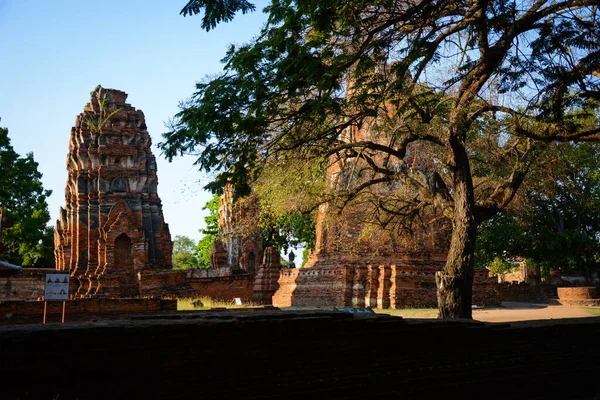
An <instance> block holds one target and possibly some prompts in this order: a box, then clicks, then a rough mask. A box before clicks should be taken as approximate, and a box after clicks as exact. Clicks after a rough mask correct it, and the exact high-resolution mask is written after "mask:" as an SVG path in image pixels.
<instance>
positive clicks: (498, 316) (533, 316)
mask: <svg viewBox="0 0 600 400" xmlns="http://www.w3.org/2000/svg"><path fill="white" fill-rule="evenodd" d="M502 306H503V307H504V308H499V309H493V310H473V319H475V320H478V321H483V322H514V321H533V320H540V319H559V318H585V317H591V316H592V315H591V314H590V313H589V312H586V311H585V310H584V309H582V308H580V307H566V306H551V305H543V304H529V303H513V302H505V303H502Z"/></svg>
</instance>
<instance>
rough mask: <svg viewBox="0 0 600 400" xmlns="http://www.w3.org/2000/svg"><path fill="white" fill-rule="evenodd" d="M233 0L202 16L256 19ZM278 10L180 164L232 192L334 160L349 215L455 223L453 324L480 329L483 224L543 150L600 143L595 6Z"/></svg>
mask: <svg viewBox="0 0 600 400" xmlns="http://www.w3.org/2000/svg"><path fill="white" fill-rule="evenodd" d="M198 4H199V5H200V6H202V4H204V5H205V6H206V3H198ZM219 4H221V5H225V6H230V7H231V8H228V9H227V10H223V11H221V12H219V13H218V14H214V13H213V14H211V12H214V9H209V8H208V6H206V7H204V8H203V7H199V8H198V9H196V10H192V11H194V12H197V11H200V10H201V9H204V11H205V17H207V18H208V21H213V25H214V24H216V23H217V22H219V21H220V20H228V19H230V18H231V16H232V14H231V13H230V12H229V11H230V10H233V11H244V8H243V6H241V5H240V4H239V3H238V2H237V1H235V0H229V1H228V0H221V2H219ZM246 5H247V4H246ZM264 11H265V12H266V13H267V14H268V21H267V23H266V25H265V27H264V28H263V29H262V30H261V32H260V33H259V34H258V36H257V37H256V38H255V39H253V40H252V41H251V42H250V43H248V44H245V45H242V46H233V45H232V46H231V47H230V48H229V50H228V51H227V53H226V56H225V58H224V63H225V68H224V72H223V73H222V74H221V75H220V76H218V77H216V78H212V79H207V80H205V81H204V82H201V83H199V84H197V86H196V92H195V93H194V95H193V96H192V98H191V99H190V101H189V102H186V103H184V105H183V107H182V110H181V111H180V112H179V113H178V114H177V115H176V118H175V120H174V123H173V125H172V126H171V129H170V131H169V132H167V133H165V134H164V139H165V141H164V142H163V143H162V144H161V145H160V146H161V148H162V149H163V152H164V154H165V155H166V157H167V158H168V159H171V158H173V157H175V156H177V155H179V154H183V153H193V154H195V155H196V156H197V164H198V165H199V167H200V168H201V169H204V170H207V171H217V173H218V174H217V175H216V178H215V180H214V181H213V182H211V183H209V185H207V187H208V188H209V189H211V190H213V191H218V190H220V188H222V187H223V186H224V185H225V184H226V183H228V182H232V183H233V184H234V185H235V188H236V190H237V191H238V194H243V193H245V192H247V191H248V188H249V186H250V184H251V183H252V182H253V181H254V180H255V179H256V178H257V177H258V176H259V174H260V172H261V170H262V168H263V167H264V166H265V165H268V163H269V162H271V161H272V160H274V159H275V160H284V161H285V159H286V158H287V157H293V158H294V159H298V158H303V159H306V160H313V159H320V160H329V161H330V162H331V163H332V164H334V165H336V164H338V165H342V166H347V167H348V168H347V169H345V170H343V171H341V172H340V173H339V174H338V177H339V179H338V181H337V182H334V184H333V185H332V186H334V189H335V191H336V192H337V194H338V196H339V197H343V199H340V200H341V201H340V203H341V205H342V206H345V205H347V204H349V202H352V201H364V203H365V204H366V203H370V204H373V205H374V206H375V210H374V211H372V212H370V214H372V215H373V218H374V219H375V220H378V221H381V222H382V223H384V224H389V223H390V219H389V218H394V217H398V220H399V221H400V220H406V219H415V218H417V216H420V215H428V218H429V219H435V218H437V217H438V216H439V215H440V214H441V215H443V216H445V217H447V218H448V219H450V220H451V221H452V236H451V242H450V250H449V252H448V257H447V261H446V265H445V267H444V271H443V273H442V274H441V275H439V276H438V278H439V279H440V281H439V282H438V300H439V303H440V316H442V317H447V316H452V317H458V316H461V317H467V318H469V317H470V316H471V287H472V277H473V268H474V258H473V254H474V253H473V252H474V244H475V237H476V233H477V226H478V224H481V223H482V222H484V221H485V220H487V219H489V218H492V217H493V216H494V215H496V214H497V213H498V212H499V211H501V210H502V209H505V208H506V207H507V206H508V205H509V204H510V203H511V201H512V200H513V199H514V197H515V195H516V193H517V190H518V189H519V187H520V186H521V185H522V184H523V181H524V179H525V176H526V175H527V173H528V172H529V170H530V168H531V165H532V163H533V162H534V160H535V158H536V157H537V155H538V154H539V152H541V151H543V149H544V145H542V143H550V142H562V143H565V142H571V141H583V140H585V141H600V125H599V123H598V117H599V116H598V104H597V99H599V98H600V78H599V77H598V73H599V71H600V40H599V38H600V23H599V20H598V7H597V0H578V1H574V0H572V1H569V0H565V1H550V0H531V1H506V0H491V1H475V0H457V1H451V2H450V1H438V2H431V1H418V2H415V1H407V0H404V1H403V0H377V1H375V0H372V1H368V0H367V1H365V0H344V1H338V0H306V1H292V0H273V1H272V2H271V3H270V5H269V6H268V7H266V8H265V10H264ZM207 12H208V14H207ZM206 26H207V27H210V26H211V25H210V24H209V25H206ZM365 130H368V131H369V132H370V133H369V134H368V135H361V134H360V132H364V131H365ZM363 194H364V196H363ZM424 222H427V221H424ZM424 225H426V224H424ZM409 226H410V225H409Z"/></svg>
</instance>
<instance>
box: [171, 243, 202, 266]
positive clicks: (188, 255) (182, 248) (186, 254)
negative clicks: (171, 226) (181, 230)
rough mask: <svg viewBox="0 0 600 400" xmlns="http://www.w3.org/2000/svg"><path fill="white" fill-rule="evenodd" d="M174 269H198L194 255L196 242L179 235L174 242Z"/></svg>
mask: <svg viewBox="0 0 600 400" xmlns="http://www.w3.org/2000/svg"><path fill="white" fill-rule="evenodd" d="M173 267H174V268H173V269H193V268H198V258H197V257H196V254H194V241H193V240H192V239H190V238H189V237H187V236H182V235H177V236H175V240H174V241H173Z"/></svg>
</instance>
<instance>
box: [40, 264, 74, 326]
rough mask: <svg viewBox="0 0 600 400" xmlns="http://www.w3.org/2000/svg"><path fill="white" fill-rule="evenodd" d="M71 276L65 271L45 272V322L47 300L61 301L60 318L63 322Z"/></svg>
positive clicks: (44, 321) (44, 320)
mask: <svg viewBox="0 0 600 400" xmlns="http://www.w3.org/2000/svg"><path fill="white" fill-rule="evenodd" d="M70 278H71V276H70V275H69V272H66V271H53V272H47V273H46V288H45V290H44V319H43V321H42V323H44V324H45V323H46V311H47V308H48V307H47V305H48V302H49V301H62V302H63V306H62V319H61V322H62V323H64V322H65V309H66V304H67V303H66V301H67V300H69V281H70Z"/></svg>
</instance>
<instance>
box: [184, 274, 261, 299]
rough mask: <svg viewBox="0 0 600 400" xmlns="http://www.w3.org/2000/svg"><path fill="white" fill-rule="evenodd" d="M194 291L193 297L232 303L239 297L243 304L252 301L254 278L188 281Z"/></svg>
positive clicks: (236, 277) (239, 276)
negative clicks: (204, 297)
mask: <svg viewBox="0 0 600 400" xmlns="http://www.w3.org/2000/svg"><path fill="white" fill-rule="evenodd" d="M188 283H189V285H190V286H191V288H192V289H193V290H194V292H193V295H194V296H198V297H200V296H206V297H210V298H211V299H214V300H221V301H233V299H234V298H236V297H239V298H241V299H242V300H243V301H245V302H251V301H252V295H253V293H254V276H252V275H248V274H246V275H236V276H225V277H215V278H194V279H188Z"/></svg>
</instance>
